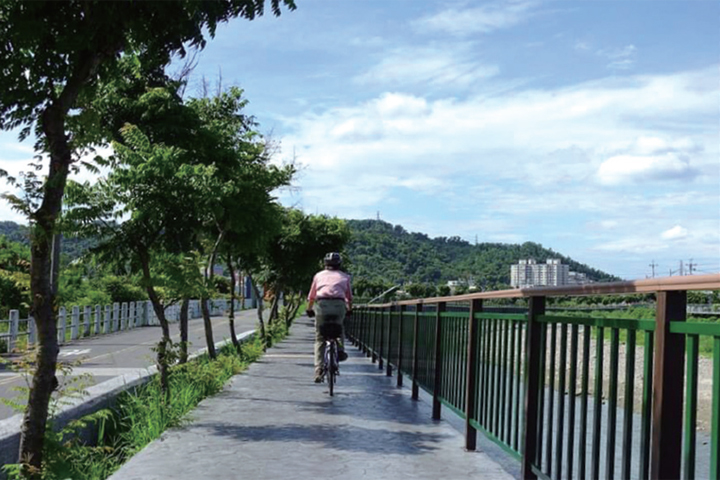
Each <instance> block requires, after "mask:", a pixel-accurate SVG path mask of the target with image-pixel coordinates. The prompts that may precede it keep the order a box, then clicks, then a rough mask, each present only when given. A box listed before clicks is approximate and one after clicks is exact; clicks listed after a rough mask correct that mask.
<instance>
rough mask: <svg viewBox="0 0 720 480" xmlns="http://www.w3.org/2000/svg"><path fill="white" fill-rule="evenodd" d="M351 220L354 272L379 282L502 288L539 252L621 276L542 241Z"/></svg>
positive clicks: (540, 257)
mask: <svg viewBox="0 0 720 480" xmlns="http://www.w3.org/2000/svg"><path fill="white" fill-rule="evenodd" d="M347 222H348V225H349V227H350V230H351V231H352V233H353V237H352V240H351V242H350V244H349V245H348V247H347V253H348V256H349V259H350V262H351V264H352V265H351V270H352V273H353V274H354V275H355V277H356V278H363V279H367V280H368V281H370V282H373V283H385V284H388V283H389V284H393V285H397V284H400V283H405V284H406V283H409V282H413V283H417V282H421V283H430V284H439V283H446V282H447V281H448V280H465V281H468V280H474V282H475V284H476V285H477V286H478V287H481V288H485V289H497V288H502V287H506V286H508V285H509V284H510V265H511V264H513V263H517V262H518V260H520V259H523V258H534V259H536V260H537V261H538V263H540V262H545V260H546V259H548V258H559V259H561V260H562V263H564V264H568V265H570V270H571V271H575V272H581V273H584V274H586V275H587V276H588V278H590V279H592V280H595V281H612V280H619V278H617V277H614V276H612V275H609V274H607V273H605V272H601V271H599V270H596V269H594V268H591V267H589V266H587V265H584V264H581V263H578V262H576V261H575V260H572V259H571V258H569V257H566V256H565V255H562V254H560V253H558V252H555V251H553V250H550V249H547V248H543V246H542V245H539V244H537V243H532V242H526V243H523V244H522V245H512V244H503V243H480V244H478V245H472V244H470V243H468V242H466V241H465V240H462V239H461V238H460V237H437V238H430V237H428V236H427V235H425V234H423V233H413V232H407V231H406V230H405V229H404V228H403V227H402V226H400V225H395V226H393V225H392V224H390V223H387V222H383V221H379V220H348V221H347Z"/></svg>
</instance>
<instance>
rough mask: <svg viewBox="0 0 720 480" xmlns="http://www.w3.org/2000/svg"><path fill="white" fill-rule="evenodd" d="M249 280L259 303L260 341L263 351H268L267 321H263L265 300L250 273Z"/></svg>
mask: <svg viewBox="0 0 720 480" xmlns="http://www.w3.org/2000/svg"><path fill="white" fill-rule="evenodd" d="M248 278H249V279H250V284H251V285H252V288H253V291H254V292H255V298H257V301H258V307H257V316H258V323H259V324H260V339H261V340H262V344H263V350H267V333H266V332H265V321H264V320H263V298H262V297H261V296H260V289H259V288H258V286H257V285H256V284H255V280H254V279H253V278H252V275H251V274H250V273H248Z"/></svg>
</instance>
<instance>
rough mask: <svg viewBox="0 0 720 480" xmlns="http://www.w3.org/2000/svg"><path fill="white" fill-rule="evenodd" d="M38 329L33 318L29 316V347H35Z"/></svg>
mask: <svg viewBox="0 0 720 480" xmlns="http://www.w3.org/2000/svg"><path fill="white" fill-rule="evenodd" d="M36 336H37V329H36V328H35V319H34V318H33V317H32V316H28V347H30V345H34V344H35V342H36V341H37V339H36V338H35V337H36Z"/></svg>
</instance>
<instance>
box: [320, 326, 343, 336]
mask: <svg viewBox="0 0 720 480" xmlns="http://www.w3.org/2000/svg"><path fill="white" fill-rule="evenodd" d="M320 335H322V336H323V338H325V339H330V338H340V337H341V336H342V327H341V326H340V324H339V323H323V324H322V325H320Z"/></svg>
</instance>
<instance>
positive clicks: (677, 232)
mask: <svg viewBox="0 0 720 480" xmlns="http://www.w3.org/2000/svg"><path fill="white" fill-rule="evenodd" d="M687 236H688V231H687V228H683V227H681V226H680V225H675V226H674V227H672V228H671V229H669V230H665V231H664V232H662V233H661V234H660V238H662V239H663V240H677V239H680V238H685V237H687Z"/></svg>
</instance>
